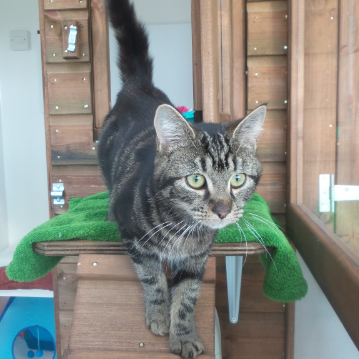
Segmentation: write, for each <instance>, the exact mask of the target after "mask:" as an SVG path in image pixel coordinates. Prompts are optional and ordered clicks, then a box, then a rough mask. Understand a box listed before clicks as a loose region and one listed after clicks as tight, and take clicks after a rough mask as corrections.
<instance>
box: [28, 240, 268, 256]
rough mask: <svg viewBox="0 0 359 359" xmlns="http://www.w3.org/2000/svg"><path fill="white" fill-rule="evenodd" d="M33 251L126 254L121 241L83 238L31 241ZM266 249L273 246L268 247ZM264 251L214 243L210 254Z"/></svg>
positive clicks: (251, 246)
mask: <svg viewBox="0 0 359 359" xmlns="http://www.w3.org/2000/svg"><path fill="white" fill-rule="evenodd" d="M33 249H34V252H36V253H38V254H41V255H44V256H49V257H52V256H77V255H79V254H119V255H124V254H126V253H127V252H126V249H125V247H124V245H123V243H122V242H103V241H89V240H86V239H83V240H74V241H72V240H68V241H56V242H37V243H33ZM267 249H268V251H270V250H272V249H273V248H271V247H268V248H267ZM246 253H247V255H258V254H264V253H266V250H265V249H264V248H263V247H262V245H261V244H260V243H247V244H245V243H216V244H215V245H214V246H213V247H212V250H211V254H210V255H211V256H242V255H243V256H244V255H246Z"/></svg>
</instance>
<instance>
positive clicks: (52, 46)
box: [44, 10, 91, 63]
mask: <svg viewBox="0 0 359 359" xmlns="http://www.w3.org/2000/svg"><path fill="white" fill-rule="evenodd" d="M88 17H89V14H88V11H87V10H84V11H45V14H44V22H45V27H44V28H45V38H46V62H47V63H69V62H70V63H71V62H89V61H90V57H91V53H90V29H89V18H88ZM69 21H77V25H78V26H77V34H78V35H77V36H78V44H79V49H78V50H79V51H78V52H79V55H80V58H79V59H69V58H66V59H65V58H64V57H63V32H64V22H69ZM67 25H68V24H67Z"/></svg>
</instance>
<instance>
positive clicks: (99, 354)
mask: <svg viewBox="0 0 359 359" xmlns="http://www.w3.org/2000/svg"><path fill="white" fill-rule="evenodd" d="M99 358H101V359H179V358H180V357H179V356H178V355H176V354H171V353H168V354H167V353H147V352H146V349H143V353H138V352H134V353H128V352H126V353H124V352H111V351H76V352H71V350H66V351H65V353H64V355H63V359H99ZM213 358H214V356H212V355H206V354H204V355H200V356H199V357H198V359H213Z"/></svg>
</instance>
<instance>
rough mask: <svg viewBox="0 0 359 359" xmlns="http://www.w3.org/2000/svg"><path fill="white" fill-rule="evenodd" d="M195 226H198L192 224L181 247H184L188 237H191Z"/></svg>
mask: <svg viewBox="0 0 359 359" xmlns="http://www.w3.org/2000/svg"><path fill="white" fill-rule="evenodd" d="M197 225H198V223H196V224H194V225H193V226H192V229H191V231H190V232H189V233H188V234H187V237H186V240H185V241H184V243H183V247H185V246H186V242H187V239H188V237H189V236H191V235H192V233H193V232H194V230H195V229H196V227H197Z"/></svg>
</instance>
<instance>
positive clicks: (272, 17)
mask: <svg viewBox="0 0 359 359" xmlns="http://www.w3.org/2000/svg"><path fill="white" fill-rule="evenodd" d="M247 11H248V42H247V54H248V56H262V55H285V54H286V53H287V50H288V42H287V41H288V40H287V37H288V36H287V22H288V14H287V1H267V2H253V3H249V4H248V5H247Z"/></svg>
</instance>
